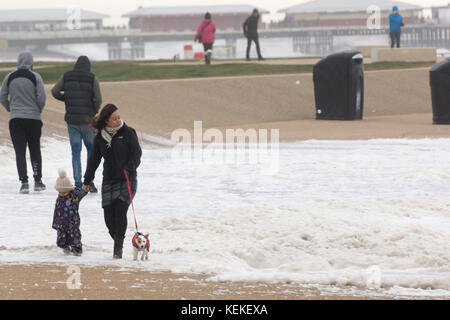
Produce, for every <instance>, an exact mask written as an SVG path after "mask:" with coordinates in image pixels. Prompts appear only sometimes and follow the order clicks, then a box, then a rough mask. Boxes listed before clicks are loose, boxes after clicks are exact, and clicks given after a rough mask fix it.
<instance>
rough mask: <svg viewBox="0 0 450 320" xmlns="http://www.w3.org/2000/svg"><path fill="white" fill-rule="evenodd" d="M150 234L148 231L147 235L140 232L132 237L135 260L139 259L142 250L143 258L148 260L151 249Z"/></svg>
mask: <svg viewBox="0 0 450 320" xmlns="http://www.w3.org/2000/svg"><path fill="white" fill-rule="evenodd" d="M148 236H149V234H148V233H147V234H146V235H144V234H142V233H140V232H136V233H135V234H134V236H133V239H132V243H133V258H134V260H137V258H138V253H139V252H142V256H141V260H144V259H145V260H148V252H149V251H150V240H149V239H148Z"/></svg>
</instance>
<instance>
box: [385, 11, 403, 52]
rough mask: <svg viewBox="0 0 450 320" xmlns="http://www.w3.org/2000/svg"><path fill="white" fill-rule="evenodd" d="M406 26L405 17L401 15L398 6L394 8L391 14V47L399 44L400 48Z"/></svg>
mask: <svg viewBox="0 0 450 320" xmlns="http://www.w3.org/2000/svg"><path fill="white" fill-rule="evenodd" d="M403 26H404V23H403V17H402V16H401V15H400V13H399V10H398V7H397V6H394V7H393V8H392V13H391V14H390V15H389V36H390V37H391V48H394V46H395V45H397V48H400V38H401V35H402V27H403Z"/></svg>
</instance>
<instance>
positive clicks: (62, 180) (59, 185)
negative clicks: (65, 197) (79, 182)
mask: <svg viewBox="0 0 450 320" xmlns="http://www.w3.org/2000/svg"><path fill="white" fill-rule="evenodd" d="M58 174H59V178H58V179H56V184H55V189H56V191H58V192H69V191H72V190H73V189H75V187H74V186H73V184H72V182H71V181H70V179H69V178H68V177H67V173H66V171H64V170H63V169H59V170H58Z"/></svg>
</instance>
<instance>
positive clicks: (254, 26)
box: [243, 9, 264, 61]
mask: <svg viewBox="0 0 450 320" xmlns="http://www.w3.org/2000/svg"><path fill="white" fill-rule="evenodd" d="M258 22H259V12H258V9H254V10H253V13H252V15H251V16H250V17H248V18H247V20H245V22H244V25H243V29H244V35H245V37H246V38H247V55H246V59H247V61H250V48H251V46H252V41H253V42H255V45H256V52H257V53H258V60H264V58H263V56H262V55H261V48H260V46H259V36H258Z"/></svg>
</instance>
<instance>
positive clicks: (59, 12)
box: [0, 9, 108, 32]
mask: <svg viewBox="0 0 450 320" xmlns="http://www.w3.org/2000/svg"><path fill="white" fill-rule="evenodd" d="M78 17H79V25H77V28H78V27H79V29H82V30H97V29H102V28H103V19H104V18H107V17H108V16H107V15H104V14H101V13H97V12H92V11H87V10H81V9H80V10H77V9H74V10H73V11H72V10H68V9H23V10H22V9H20V10H0V32H30V31H41V32H45V31H63V30H69V29H70V28H71V27H70V24H71V23H73V22H74V19H77V18H78ZM72 25H73V24H72Z"/></svg>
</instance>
